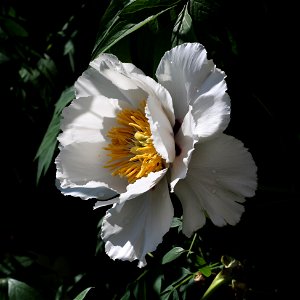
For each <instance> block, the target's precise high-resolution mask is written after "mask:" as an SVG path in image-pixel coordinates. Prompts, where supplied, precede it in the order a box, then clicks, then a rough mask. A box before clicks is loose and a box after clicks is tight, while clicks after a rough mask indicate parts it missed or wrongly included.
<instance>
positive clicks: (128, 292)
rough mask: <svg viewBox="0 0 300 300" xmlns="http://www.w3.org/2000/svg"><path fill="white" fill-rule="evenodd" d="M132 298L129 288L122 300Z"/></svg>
mask: <svg viewBox="0 0 300 300" xmlns="http://www.w3.org/2000/svg"><path fill="white" fill-rule="evenodd" d="M130 299H131V293H130V290H127V291H126V292H125V294H124V295H123V296H122V298H121V299H120V300H130Z"/></svg>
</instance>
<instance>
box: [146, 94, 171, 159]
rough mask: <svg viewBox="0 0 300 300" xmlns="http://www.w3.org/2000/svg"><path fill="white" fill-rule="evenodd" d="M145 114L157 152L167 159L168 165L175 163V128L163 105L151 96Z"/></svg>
mask: <svg viewBox="0 0 300 300" xmlns="http://www.w3.org/2000/svg"><path fill="white" fill-rule="evenodd" d="M145 113H146V117H147V119H148V121H149V124H150V129H151V133H152V139H153V144H154V147H155V149H156V151H157V152H158V153H159V154H160V156H161V157H162V158H164V159H165V161H166V163H170V162H173V160H174V158H175V141H174V135H173V128H172V126H171V124H170V121H169V120H168V118H167V116H166V115H165V113H164V111H163V109H162V107H161V103H160V102H159V101H157V99H156V98H155V97H151V96H149V97H148V101H147V105H146V107H145Z"/></svg>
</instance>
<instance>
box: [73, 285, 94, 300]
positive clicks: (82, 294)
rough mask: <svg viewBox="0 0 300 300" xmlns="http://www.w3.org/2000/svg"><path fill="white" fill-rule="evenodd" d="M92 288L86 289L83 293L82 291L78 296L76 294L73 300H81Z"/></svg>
mask: <svg viewBox="0 0 300 300" xmlns="http://www.w3.org/2000/svg"><path fill="white" fill-rule="evenodd" d="M92 288H93V287H89V288H86V289H85V290H84V291H82V292H81V293H80V294H78V295H77V296H76V297H75V298H74V300H83V299H84V298H85V296H86V295H87V293H88V292H89V291H90V290H91V289H92Z"/></svg>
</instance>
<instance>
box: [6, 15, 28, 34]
mask: <svg viewBox="0 0 300 300" xmlns="http://www.w3.org/2000/svg"><path fill="white" fill-rule="evenodd" d="M3 24H4V26H5V28H6V30H7V31H8V32H9V34H11V35H12V36H19V37H27V36H28V32H27V31H26V30H25V29H24V28H23V27H22V26H21V25H20V24H18V23H17V22H16V21H14V20H13V19H4V20H3Z"/></svg>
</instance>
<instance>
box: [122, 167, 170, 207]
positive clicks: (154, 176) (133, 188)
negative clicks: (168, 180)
mask: <svg viewBox="0 0 300 300" xmlns="http://www.w3.org/2000/svg"><path fill="white" fill-rule="evenodd" d="M167 171H168V169H163V170H161V171H158V172H151V173H149V174H148V176H145V177H142V178H140V179H138V180H136V181H135V182H134V183H131V184H128V186H127V187H126V192H124V193H121V194H120V196H119V202H120V203H123V202H125V201H127V200H130V199H133V198H135V197H137V196H138V195H140V194H143V193H145V192H147V191H149V190H150V189H152V188H153V187H154V186H156V185H157V184H158V182H159V181H160V180H161V179H162V178H163V177H164V176H165V174H166V172H167Z"/></svg>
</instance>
